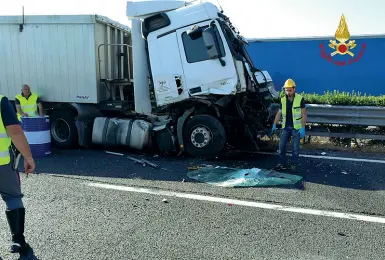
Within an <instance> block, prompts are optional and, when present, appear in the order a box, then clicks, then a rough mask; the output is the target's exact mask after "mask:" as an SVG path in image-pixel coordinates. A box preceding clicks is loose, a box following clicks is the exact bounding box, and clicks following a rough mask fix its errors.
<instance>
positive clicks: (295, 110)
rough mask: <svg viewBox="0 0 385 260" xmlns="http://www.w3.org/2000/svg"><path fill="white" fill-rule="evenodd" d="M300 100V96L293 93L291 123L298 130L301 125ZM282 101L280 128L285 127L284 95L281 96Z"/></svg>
mask: <svg viewBox="0 0 385 260" xmlns="http://www.w3.org/2000/svg"><path fill="white" fill-rule="evenodd" d="M301 101H302V96H301V95H298V94H295V96H294V101H293V107H292V114H293V125H294V129H296V130H299V129H301V127H302V110H301ZM281 103H282V128H285V126H286V114H287V112H286V96H285V97H283V98H281Z"/></svg>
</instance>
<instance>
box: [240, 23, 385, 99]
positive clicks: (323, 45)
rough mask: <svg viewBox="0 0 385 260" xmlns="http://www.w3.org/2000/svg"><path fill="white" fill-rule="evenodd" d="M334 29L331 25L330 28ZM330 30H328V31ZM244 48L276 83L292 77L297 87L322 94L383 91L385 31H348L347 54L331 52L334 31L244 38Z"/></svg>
mask: <svg viewBox="0 0 385 260" xmlns="http://www.w3.org/2000/svg"><path fill="white" fill-rule="evenodd" d="M333 30H334V28H333ZM332 32H333V31H331V33H332ZM248 41H249V45H248V47H247V50H248V52H249V54H250V57H251V59H252V60H253V61H255V62H258V66H260V67H261V68H264V69H266V70H268V71H269V73H270V75H271V77H272V78H273V79H274V83H275V85H276V86H282V85H283V84H284V82H285V81H286V79H287V78H292V79H294V81H295V82H296V84H297V86H298V91H300V92H302V91H303V92H305V93H316V94H321V95H322V94H323V93H324V92H327V91H331V92H333V91H334V90H338V91H339V92H343V91H345V92H350V93H352V92H353V91H354V92H356V93H357V92H361V93H362V94H367V95H375V96H379V95H385V87H384V86H385V73H384V68H385V52H384V51H383V50H385V35H384V34H382V35H381V34H375V35H374V34H373V35H351V36H350V37H349V39H348V41H347V42H346V43H349V42H354V44H353V45H352V47H354V48H351V49H349V52H348V54H344V55H341V54H338V53H335V51H336V50H335V49H334V48H333V47H334V46H333V45H332V44H331V42H335V41H336V38H335V36H334V35H332V34H331V35H330V36H323V37H291V38H258V39H257V38H254V39H248Z"/></svg>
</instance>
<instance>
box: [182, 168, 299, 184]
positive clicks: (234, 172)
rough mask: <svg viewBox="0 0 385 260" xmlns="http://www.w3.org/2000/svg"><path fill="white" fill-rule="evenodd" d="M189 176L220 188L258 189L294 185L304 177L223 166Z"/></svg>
mask: <svg viewBox="0 0 385 260" xmlns="http://www.w3.org/2000/svg"><path fill="white" fill-rule="evenodd" d="M187 176H188V177H189V178H191V179H195V180H198V181H201V182H205V183H208V184H211V185H215V186H220V187H256V186H278V185H294V184H296V183H297V182H299V181H300V180H302V176H298V175H292V174H286V173H281V172H277V171H274V170H265V169H258V168H252V169H236V168H228V167H221V166H212V167H202V168H200V169H197V170H194V171H191V172H188V174H187Z"/></svg>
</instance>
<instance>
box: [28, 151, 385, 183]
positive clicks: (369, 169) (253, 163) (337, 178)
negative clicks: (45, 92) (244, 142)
mask: <svg viewBox="0 0 385 260" xmlns="http://www.w3.org/2000/svg"><path fill="white" fill-rule="evenodd" d="M111 151H112V152H117V153H124V154H125V156H117V155H111V154H107V153H106V152H105V151H103V150H54V151H53V154H52V155H51V156H49V157H45V158H36V164H37V165H36V167H37V168H36V172H37V173H50V174H60V175H74V176H75V175H76V176H90V177H107V178H129V179H143V180H157V181H175V182H181V181H183V180H185V181H186V182H196V181H194V180H191V179H189V178H188V177H187V172H188V169H187V168H188V167H192V166H196V165H200V164H210V165H219V166H227V167H234V168H243V169H246V168H253V167H256V168H262V169H271V168H273V167H274V166H275V165H276V163H277V156H272V155H260V154H248V153H237V154H234V153H231V154H229V153H228V154H226V155H223V156H221V157H220V158H217V159H215V160H200V159H196V158H190V157H187V156H181V157H176V156H169V157H164V156H158V155H156V154H138V153H135V152H133V151H129V152H127V151H121V150H120V151H117V150H111ZM127 156H132V157H135V158H138V159H146V160H148V161H150V162H152V163H154V164H157V165H159V167H160V168H164V169H163V170H162V169H154V168H152V167H150V166H145V167H144V166H142V165H140V164H138V163H135V162H133V161H131V160H129V159H127ZM21 168H22V167H21ZM381 168H382V165H381V164H373V163H358V162H349V161H331V160H326V159H308V158H301V159H300V165H299V169H298V175H302V176H303V177H304V180H305V181H306V182H310V183H316V184H322V185H329V186H336V187H342V188H349V189H359V190H385V182H384V179H385V177H384V175H383V174H381ZM285 188H290V187H285Z"/></svg>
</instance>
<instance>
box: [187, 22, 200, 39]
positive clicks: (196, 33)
mask: <svg viewBox="0 0 385 260" xmlns="http://www.w3.org/2000/svg"><path fill="white" fill-rule="evenodd" d="M202 33H203V31H202V28H201V27H199V26H197V25H194V26H193V27H191V28H190V29H189V30H187V35H188V36H190V38H191V39H192V40H196V39H199V38H200V37H202Z"/></svg>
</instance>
